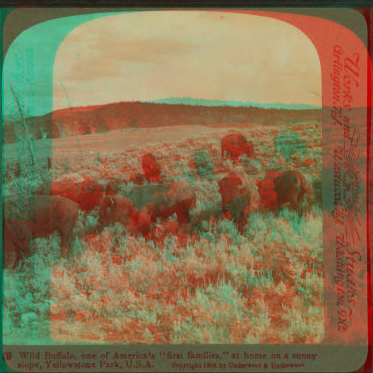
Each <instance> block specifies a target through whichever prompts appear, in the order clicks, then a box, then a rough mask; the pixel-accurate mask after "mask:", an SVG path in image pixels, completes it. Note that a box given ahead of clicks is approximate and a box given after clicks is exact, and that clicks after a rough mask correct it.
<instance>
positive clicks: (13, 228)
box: [4, 195, 79, 269]
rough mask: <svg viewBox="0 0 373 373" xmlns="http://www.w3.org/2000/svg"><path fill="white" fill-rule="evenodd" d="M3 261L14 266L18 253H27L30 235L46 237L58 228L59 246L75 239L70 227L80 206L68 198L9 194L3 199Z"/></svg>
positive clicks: (23, 254)
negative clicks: (25, 196) (11, 195)
mask: <svg viewBox="0 0 373 373" xmlns="http://www.w3.org/2000/svg"><path fill="white" fill-rule="evenodd" d="M4 210H5V215H4V216H5V224H4V228H5V232H4V236H5V238H4V244H5V247H4V256H5V265H6V266H7V267H8V266H13V269H14V268H16V267H17V266H18V264H19V262H20V260H21V257H28V256H30V255H31V253H30V250H29V249H30V244H31V240H32V238H33V237H47V236H49V235H51V234H52V232H53V231H55V230H57V231H58V232H59V233H60V236H61V247H64V246H67V245H69V254H70V255H71V254H72V251H71V248H72V245H73V243H74V240H73V239H74V237H73V229H74V227H75V224H76V221H77V219H78V215H79V207H78V205H77V204H76V203H75V202H72V201H70V200H69V199H67V198H63V197H55V196H52V197H51V196H38V195H35V196H34V197H31V198H30V199H29V200H27V201H25V200H21V199H20V198H17V197H11V198H9V199H7V200H6V201H5V209H4Z"/></svg>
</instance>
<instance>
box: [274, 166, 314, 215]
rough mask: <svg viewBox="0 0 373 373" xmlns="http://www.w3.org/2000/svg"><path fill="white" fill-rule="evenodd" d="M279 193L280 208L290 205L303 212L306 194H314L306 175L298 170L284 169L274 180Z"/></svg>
mask: <svg viewBox="0 0 373 373" xmlns="http://www.w3.org/2000/svg"><path fill="white" fill-rule="evenodd" d="M273 183H274V186H275V191H276V194H277V205H278V208H279V209H281V208H282V207H286V206H287V207H289V208H290V209H291V210H293V211H298V213H299V214H301V210H300V207H301V204H302V202H303V201H304V200H305V197H306V195H307V194H308V196H310V195H312V194H313V193H312V187H311V186H310V185H309V184H308V182H307V180H306V178H305V177H304V175H303V174H302V173H301V172H300V171H297V170H288V171H283V172H282V173H281V174H280V175H279V176H278V177H276V178H275V179H274V181H273Z"/></svg>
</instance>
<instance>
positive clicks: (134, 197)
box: [126, 181, 196, 224]
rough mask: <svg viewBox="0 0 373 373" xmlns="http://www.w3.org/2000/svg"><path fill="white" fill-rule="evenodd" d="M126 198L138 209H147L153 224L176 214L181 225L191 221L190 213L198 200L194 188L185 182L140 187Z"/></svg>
mask: <svg viewBox="0 0 373 373" xmlns="http://www.w3.org/2000/svg"><path fill="white" fill-rule="evenodd" d="M126 197H128V198H129V199H130V200H131V201H132V203H133V205H134V206H135V207H136V208H137V209H139V210H143V209H144V208H146V209H147V210H148V211H149V213H150V214H151V216H152V221H153V222H154V221H155V220H156V219H157V218H161V219H163V220H165V219H167V218H169V217H170V216H172V215H173V214H174V213H176V215H177V218H178V221H179V223H181V224H183V223H186V222H189V221H190V216H189V211H190V209H191V208H192V207H193V206H194V203H195V200H196V194H195V192H194V190H193V188H192V186H191V185H190V184H189V183H187V182H185V181H179V182H175V183H168V184H156V185H144V186H139V187H137V188H134V189H133V190H132V191H131V192H129V193H128V194H127V195H126Z"/></svg>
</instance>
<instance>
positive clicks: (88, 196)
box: [36, 178, 118, 212]
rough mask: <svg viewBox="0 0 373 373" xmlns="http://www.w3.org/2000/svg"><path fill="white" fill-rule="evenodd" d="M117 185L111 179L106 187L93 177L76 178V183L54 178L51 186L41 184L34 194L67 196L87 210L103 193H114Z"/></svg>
mask: <svg viewBox="0 0 373 373" xmlns="http://www.w3.org/2000/svg"><path fill="white" fill-rule="evenodd" d="M117 191H118V185H117V184H116V183H115V182H113V181H111V182H109V183H108V184H107V186H106V187H103V186H101V185H100V184H99V183H98V181H97V180H96V179H94V178H85V179H82V180H77V182H76V183H73V182H72V183H68V182H66V181H61V180H56V181H53V182H52V185H51V186H48V185H43V186H41V187H39V188H38V190H37V192H36V194H40V195H51V196H60V197H65V198H68V199H69V200H71V201H73V202H76V203H77V204H78V206H79V208H80V209H81V210H82V211H85V212H89V211H91V210H93V209H94V208H95V207H96V206H98V205H99V204H100V201H101V199H102V197H103V196H104V194H107V193H116V192H117Z"/></svg>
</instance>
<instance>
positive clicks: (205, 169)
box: [194, 150, 214, 179]
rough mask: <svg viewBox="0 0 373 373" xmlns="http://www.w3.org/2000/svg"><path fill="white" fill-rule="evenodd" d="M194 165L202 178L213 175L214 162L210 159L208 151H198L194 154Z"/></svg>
mask: <svg viewBox="0 0 373 373" xmlns="http://www.w3.org/2000/svg"><path fill="white" fill-rule="evenodd" d="M194 165H195V167H196V170H197V174H198V176H199V177H200V178H201V179H203V178H210V177H211V172H212V170H213V169H214V164H213V163H212V162H211V161H210V159H209V157H208V155H207V153H206V152H205V151H204V150H200V151H198V152H196V154H195V155H194Z"/></svg>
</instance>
